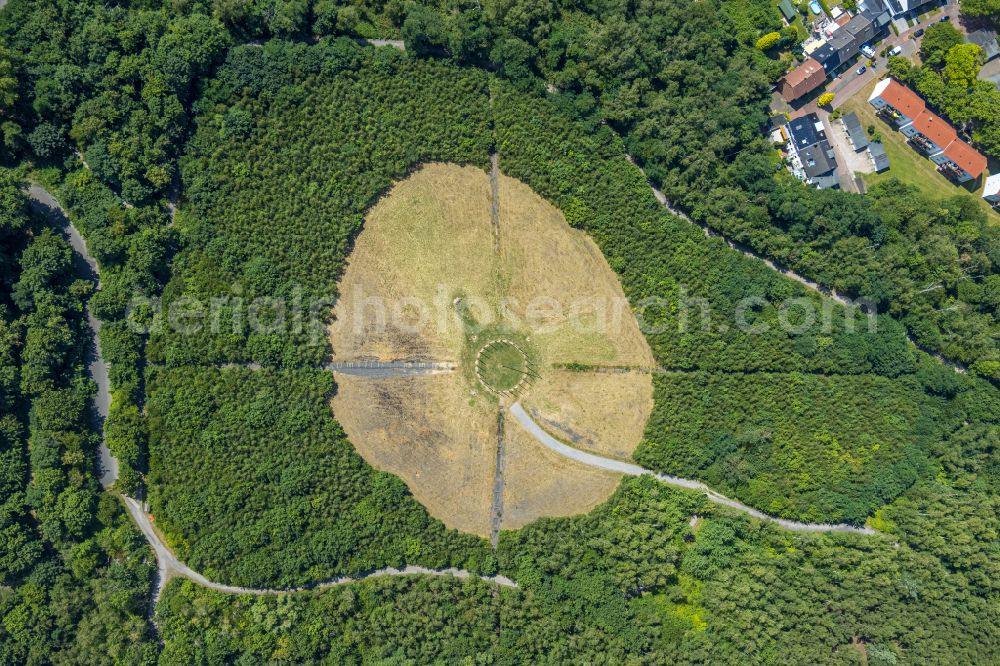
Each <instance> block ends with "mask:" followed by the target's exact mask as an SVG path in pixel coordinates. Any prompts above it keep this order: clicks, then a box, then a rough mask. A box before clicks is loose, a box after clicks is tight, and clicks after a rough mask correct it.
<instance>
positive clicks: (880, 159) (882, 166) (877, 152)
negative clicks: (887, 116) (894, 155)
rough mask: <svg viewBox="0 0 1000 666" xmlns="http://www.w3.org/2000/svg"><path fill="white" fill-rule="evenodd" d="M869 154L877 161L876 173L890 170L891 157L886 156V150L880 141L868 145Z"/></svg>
mask: <svg viewBox="0 0 1000 666" xmlns="http://www.w3.org/2000/svg"><path fill="white" fill-rule="evenodd" d="M868 154H869V155H871V156H872V160H874V161H875V171H885V170H886V169H888V168H889V156H888V155H886V154H885V148H883V147H882V144H881V143H879V142H878V141H875V142H873V143H870V144H868Z"/></svg>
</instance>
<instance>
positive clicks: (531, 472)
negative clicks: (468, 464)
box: [501, 416, 622, 530]
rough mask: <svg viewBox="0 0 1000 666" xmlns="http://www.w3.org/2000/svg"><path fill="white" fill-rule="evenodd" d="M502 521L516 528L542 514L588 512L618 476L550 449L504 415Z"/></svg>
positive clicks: (504, 525) (612, 488) (506, 526)
mask: <svg viewBox="0 0 1000 666" xmlns="http://www.w3.org/2000/svg"><path fill="white" fill-rule="evenodd" d="M504 435H505V437H506V441H507V445H506V453H507V461H506V464H505V465H504V497H503V521H502V522H501V527H502V528H503V529H505V530H515V529H518V528H519V527H524V526H525V525H527V524H528V523H530V522H531V521H533V520H536V519H538V518H541V517H542V516H555V517H558V516H573V515H576V514H580V513H586V512H587V511H590V510H591V509H593V508H594V507H595V506H597V505H598V504H600V503H601V502H603V501H604V500H606V499H607V498H608V497H609V496H610V495H611V493H613V492H614V491H615V488H617V487H618V482H619V481H621V478H622V477H621V474H615V473H612V472H606V471H603V470H599V469H594V468H593V467H588V466H586V465H583V464H581V463H578V462H576V461H574V460H570V459H569V458H566V457H564V456H561V455H559V454H558V453H555V452H554V451H550V450H549V449H547V448H545V447H544V446H542V445H541V444H539V443H538V442H537V441H536V440H535V439H534V438H533V437H532V436H531V435H530V434H529V433H527V432H525V430H524V429H523V428H521V426H520V424H519V423H517V421H515V420H514V419H512V418H510V417H509V416H508V418H507V420H506V423H505V427H504Z"/></svg>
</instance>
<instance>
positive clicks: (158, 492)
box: [147, 367, 496, 587]
mask: <svg viewBox="0 0 1000 666" xmlns="http://www.w3.org/2000/svg"><path fill="white" fill-rule="evenodd" d="M150 375H151V376H150V380H149V386H148V389H149V402H148V403H147V408H148V412H149V427H150V434H151V438H150V474H149V500H150V504H151V506H152V512H153V514H154V515H155V516H156V523H157V526H158V527H159V528H160V529H161V530H163V532H164V533H165V534H166V537H167V540H168V542H169V543H170V544H171V545H172V546H173V548H174V550H175V552H176V553H177V554H178V556H179V557H180V558H181V559H182V560H183V561H185V562H187V563H188V564H189V565H190V566H192V567H193V568H194V569H195V570H197V571H200V572H202V573H204V574H205V575H206V576H208V577H209V578H211V579H213V580H223V581H226V582H232V583H235V584H237V585H245V586H254V587H296V586H299V585H301V584H303V583H305V582H317V581H322V580H328V579H332V578H337V577H338V576H341V575H344V574H354V573H362V572H365V571H368V570H372V569H378V568H382V567H385V566H402V565H405V564H422V565H425V566H428V567H431V568H447V567H450V566H455V567H459V568H465V569H468V570H472V571H482V572H486V573H492V572H494V571H495V570H496V558H495V556H494V554H493V553H492V552H491V551H490V550H489V549H488V548H487V547H486V544H485V543H484V542H483V541H482V540H481V539H479V538H478V537H475V536H471V535H467V534H463V533H460V532H457V531H455V530H447V529H445V527H444V526H443V525H442V524H441V523H440V522H439V521H437V520H435V519H433V518H430V517H429V516H428V515H427V512H426V511H425V510H424V508H423V507H421V506H420V505H419V504H417V503H416V501H415V500H414V499H413V498H412V497H411V496H410V494H409V491H408V490H407V489H406V486H405V484H403V482H402V481H400V480H399V478H397V477H395V476H392V475H391V474H387V473H385V472H376V471H375V470H373V469H372V468H371V467H369V466H368V465H367V464H366V463H365V462H364V461H363V460H362V459H361V457H360V456H358V454H357V453H356V452H355V451H354V449H353V448H352V447H351V445H350V443H349V442H348V441H347V438H346V436H345V435H344V433H343V431H341V430H340V427H339V426H338V425H337V424H336V422H335V421H334V420H333V419H332V417H331V416H330V407H329V404H328V403H329V399H330V397H331V396H332V394H333V391H334V385H333V377H332V375H331V374H330V373H328V372H325V371H322V370H311V369H296V370H283V371H277V370H260V371H253V370H247V369H243V368H228V369H222V370H217V369H211V368H194V367H184V368H171V369H166V368H154V369H153V370H151V372H150Z"/></svg>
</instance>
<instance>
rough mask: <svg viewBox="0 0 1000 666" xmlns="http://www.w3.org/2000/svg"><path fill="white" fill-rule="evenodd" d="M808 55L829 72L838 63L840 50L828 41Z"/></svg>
mask: <svg viewBox="0 0 1000 666" xmlns="http://www.w3.org/2000/svg"><path fill="white" fill-rule="evenodd" d="M809 56H810V57H811V58H812V59H813V60H815V61H816V62H818V63H819V64H821V65H823V69H824V70H826V71H827V72H830V71H831V70H833V69H836V67H837V65H839V64H840V52H839V51H837V49H835V48H833V47H832V46H831V45H830V43H829V42H826V43H824V44H823V46H820V47H818V48H817V49H816V50H814V51H813V52H812V53H810V54H809Z"/></svg>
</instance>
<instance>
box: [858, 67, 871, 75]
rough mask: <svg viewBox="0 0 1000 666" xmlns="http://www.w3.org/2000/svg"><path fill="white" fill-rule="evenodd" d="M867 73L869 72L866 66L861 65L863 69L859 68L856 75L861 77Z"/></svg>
mask: <svg viewBox="0 0 1000 666" xmlns="http://www.w3.org/2000/svg"><path fill="white" fill-rule="evenodd" d="M867 71H868V68H867V67H865V66H864V65H861V67H858V69H857V72H856V74H857V75H858V76H861V75H862V74H864V73H865V72H867Z"/></svg>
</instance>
